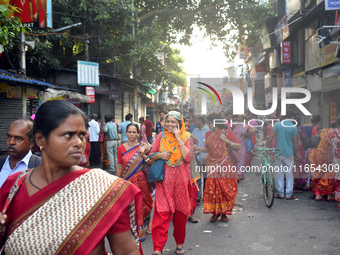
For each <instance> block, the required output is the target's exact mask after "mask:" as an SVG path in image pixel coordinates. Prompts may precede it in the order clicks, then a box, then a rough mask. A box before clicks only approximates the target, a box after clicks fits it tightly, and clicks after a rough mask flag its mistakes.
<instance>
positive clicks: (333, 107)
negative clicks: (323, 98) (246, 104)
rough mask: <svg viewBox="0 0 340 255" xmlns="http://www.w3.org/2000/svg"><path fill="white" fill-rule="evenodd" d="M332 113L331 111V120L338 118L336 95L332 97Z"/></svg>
mask: <svg viewBox="0 0 340 255" xmlns="http://www.w3.org/2000/svg"><path fill="white" fill-rule="evenodd" d="M330 108H331V113H330V119H331V121H333V120H336V117H337V116H336V97H332V99H331V107H330Z"/></svg>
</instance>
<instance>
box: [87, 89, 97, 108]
mask: <svg viewBox="0 0 340 255" xmlns="http://www.w3.org/2000/svg"><path fill="white" fill-rule="evenodd" d="M86 96H87V97H89V98H90V99H91V100H90V101H88V102H87V103H88V104H92V103H94V102H96V100H95V98H96V94H95V92H94V87H86Z"/></svg>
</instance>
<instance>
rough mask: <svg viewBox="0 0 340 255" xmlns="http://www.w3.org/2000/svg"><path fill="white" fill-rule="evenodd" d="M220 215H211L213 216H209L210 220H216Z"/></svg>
mask: <svg viewBox="0 0 340 255" xmlns="http://www.w3.org/2000/svg"><path fill="white" fill-rule="evenodd" d="M219 217H220V215H215V214H214V215H213V216H211V217H210V222H215V221H217V219H218V218H219Z"/></svg>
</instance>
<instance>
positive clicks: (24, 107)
mask: <svg viewBox="0 0 340 255" xmlns="http://www.w3.org/2000/svg"><path fill="white" fill-rule="evenodd" d="M23 30H24V28H23V27H21V30H20V55H21V63H20V69H21V74H22V75H23V76H26V52H25V33H24V31H23ZM26 98H27V95H26V87H24V86H23V87H21V115H22V117H23V118H24V119H25V118H26V116H27V99H26Z"/></svg>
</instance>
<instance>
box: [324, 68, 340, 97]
mask: <svg viewBox="0 0 340 255" xmlns="http://www.w3.org/2000/svg"><path fill="white" fill-rule="evenodd" d="M339 78H340V65H336V66H332V67H330V68H327V69H324V70H323V71H322V80H321V81H322V91H324V92H326V91H331V90H336V89H339V87H340V81H339Z"/></svg>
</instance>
